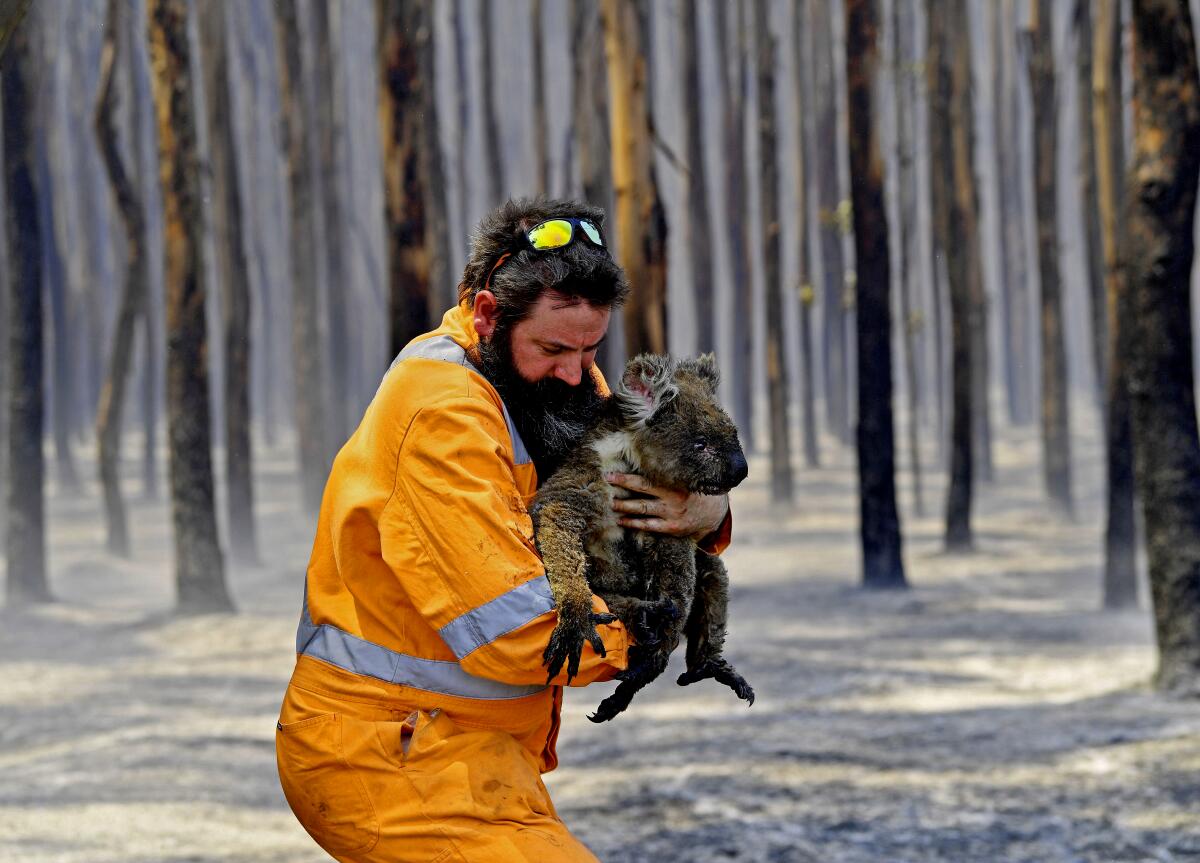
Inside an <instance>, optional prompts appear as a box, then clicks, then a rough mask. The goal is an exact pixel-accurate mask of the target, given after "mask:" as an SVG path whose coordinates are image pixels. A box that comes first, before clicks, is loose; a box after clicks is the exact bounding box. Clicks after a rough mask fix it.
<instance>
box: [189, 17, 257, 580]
mask: <svg viewBox="0 0 1200 863" xmlns="http://www.w3.org/2000/svg"><path fill="white" fill-rule="evenodd" d="M197 8H198V11H199V13H200V16H201V17H200V25H201V34H202V36H201V40H202V42H201V51H200V59H201V68H202V70H203V75H204V95H205V102H206V105H205V109H206V110H205V113H206V114H207V122H208V148H209V159H210V163H211V165H210V167H211V170H212V184H213V207H212V213H213V229H214V233H215V235H216V236H215V240H216V242H215V243H214V246H215V248H216V252H217V260H216V264H217V276H218V278H217V284H218V285H219V286H220V290H221V295H220V299H221V318H222V323H223V325H224V340H225V345H224V347H225V351H224V357H225V380H224V384H225V393H224V396H225V410H224V418H225V487H226V494H225V507H226V509H225V514H226V516H227V519H228V522H229V550H230V554H231V555H232V557H233V559H234V560H235V561H236V562H237V563H239V564H243V565H256V564H257V563H258V540H257V539H256V532H255V527H254V484H253V482H252V481H251V475H252V465H253V447H252V442H251V438H250V327H251V320H250V318H251V308H250V263H249V258H248V255H247V250H246V233H245V228H244V224H243V223H244V218H243V214H242V188H241V185H242V184H241V178H240V176H239V174H238V158H239V151H238V146H237V141H236V136H235V130H234V127H233V96H232V82H231V81H230V79H229V56H228V52H227V50H226V45H227V44H228V41H229V40H228V37H227V35H226V24H225V4H224V3H202V4H200V5H199V6H198V7H197Z"/></svg>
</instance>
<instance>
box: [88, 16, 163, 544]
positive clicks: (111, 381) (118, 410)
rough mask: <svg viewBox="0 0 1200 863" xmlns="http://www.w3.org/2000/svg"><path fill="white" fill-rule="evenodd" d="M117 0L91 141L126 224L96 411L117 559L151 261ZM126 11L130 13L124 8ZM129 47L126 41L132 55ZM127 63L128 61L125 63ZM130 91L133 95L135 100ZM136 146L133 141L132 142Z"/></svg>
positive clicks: (123, 540) (124, 540) (124, 530)
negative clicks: (137, 344)
mask: <svg viewBox="0 0 1200 863" xmlns="http://www.w3.org/2000/svg"><path fill="white" fill-rule="evenodd" d="M123 8H125V4H124V3H122V2H121V0H109V3H108V17H107V24H106V27H105V39H104V50H103V53H102V55H101V59H100V94H99V98H98V100H97V103H96V111H95V116H94V119H93V123H94V126H95V131H96V140H97V142H98V143H99V145H100V155H101V156H102V158H103V161H104V169H105V171H106V172H107V173H108V181H109V183H110V184H111V185H112V190H113V197H114V199H115V200H116V204H117V210H118V212H119V213H120V216H121V222H122V224H123V225H124V227H125V254H126V261H125V284H124V286H123V288H122V291H121V302H120V306H119V308H118V311H117V322H116V326H115V328H114V330H113V336H112V353H111V355H110V357H109V364H108V376H107V378H106V379H105V382H104V386H103V387H102V388H101V390H100V403H99V406H98V408H97V411H96V441H97V451H98V460H99V473H100V484H101V486H102V488H103V492H104V517H105V526H106V530H107V534H106V535H107V544H108V550H109V551H111V552H112V553H113V554H117V555H120V556H122V557H128V556H129V528H128V524H127V521H126V518H125V500H124V498H123V497H122V495H121V482H120V470H119V468H120V455H121V429H122V423H121V415H122V413H123V412H124V406H125V388H126V386H127V384H128V380H129V366H130V359H131V357H132V354H133V339H134V330H135V327H136V325H137V323H138V322H139V321H140V320H141V319H142V317H143V316H145V314H146V305H147V304H146V294H147V291H148V289H149V284H150V259H149V256H148V255H147V254H146V251H147V250H146V242H145V237H146V211H145V206H144V205H143V203H142V200H141V196H140V195H139V193H138V190H137V188H136V187H135V186H134V182H133V179H132V176H131V174H132V172H131V171H130V170H129V169H128V167H127V164H126V161H125V159H124V157H123V156H122V155H121V151H120V146H119V142H118V140H117V128H116V120H117V87H116V71H117V56H118V55H117V51H118V46H119V42H118V40H119V39H120V38H121V34H122V33H124V34H125V36H128V35H129V29H128V28H127V27H123V26H122V22H121V18H122V11H121V10H122V9H123ZM124 14H125V15H129V14H132V13H131V12H130V11H129V10H128V9H126V11H125V12H124ZM132 48H133V46H132V45H126V46H125V50H126V52H127V53H129V54H132ZM129 62H131V63H132V59H130V61H129ZM136 96H137V94H136V92H132V98H136ZM134 144H135V148H136V139H135V141H134Z"/></svg>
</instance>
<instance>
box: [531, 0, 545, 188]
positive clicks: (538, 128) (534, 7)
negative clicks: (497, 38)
mask: <svg viewBox="0 0 1200 863" xmlns="http://www.w3.org/2000/svg"><path fill="white" fill-rule="evenodd" d="M529 18H530V42H531V45H530V48H531V50H532V52H533V57H532V66H533V92H532V93H531V94H530V98H531V99H532V100H533V167H534V171H533V175H534V182H535V189H536V191H537V193H538V194H539V195H548V194H550V146H549V144H550V134H549V132H548V131H547V129H548V127H547V125H546V87H545V85H544V83H543V82H544V81H545V80H546V56H545V52H546V46H545V37H544V35H543V26H542V0H529Z"/></svg>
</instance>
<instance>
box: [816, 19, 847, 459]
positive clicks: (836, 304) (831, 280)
mask: <svg viewBox="0 0 1200 863" xmlns="http://www.w3.org/2000/svg"><path fill="white" fill-rule="evenodd" d="M812 9H813V16H812V19H811V20H812V22H813V39H814V40H815V44H814V50H813V64H814V80H815V82H816V88H817V105H816V106H815V107H816V111H817V116H816V122H817V140H818V141H821V142H824V143H823V146H821V147H819V148H818V151H819V158H818V162H817V164H816V165H814V168H815V170H816V172H817V213H818V216H817V218H818V223H819V225H820V235H821V262H822V265H823V266H822V268H823V270H824V275H825V279H824V284H823V285H822V286H821V290H820V292H819V293H820V295H821V305H822V329H823V331H824V335H825V339H824V344H825V351H824V352H825V414H826V421H827V422H828V424H829V430H830V431H831V432H833V433H834V434H835V435H836V436H837V437H838V439H839V440H841V441H843V442H848V441H849V439H850V406H849V403H848V400H847V393H848V391H849V389H848V387H849V374H850V370H849V368H848V366H849V363H848V362H847V355H846V352H847V344H846V317H847V309H846V263H845V255H844V254H843V251H842V236H843V231H842V218H841V210H842V207H841V204H842V200H841V189H840V187H839V184H838V156H837V144H836V142H837V141H838V140H839V138H838V131H837V126H838V122H837V121H838V106H837V102H838V99H837V76H836V75H835V73H834V68H833V62H834V61H833V24H832V20H831V14H830V11H829V4H828V3H826V2H824V0H817V2H816V3H814V4H813V7H812Z"/></svg>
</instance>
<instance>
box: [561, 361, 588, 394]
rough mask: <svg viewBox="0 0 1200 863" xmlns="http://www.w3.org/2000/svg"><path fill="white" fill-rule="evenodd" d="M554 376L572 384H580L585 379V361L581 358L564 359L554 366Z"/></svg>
mask: <svg viewBox="0 0 1200 863" xmlns="http://www.w3.org/2000/svg"><path fill="white" fill-rule="evenodd" d="M554 376H555V377H556V378H558V379H559V380H560V381H563V382H564V383H568V384H570V385H571V386H573V387H574V386H578V385H579V382H580V381H581V380H583V363H582V361H580V360H579V359H570V360H564V361H563V362H561V363H559V364H558V365H557V366H555V367H554Z"/></svg>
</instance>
